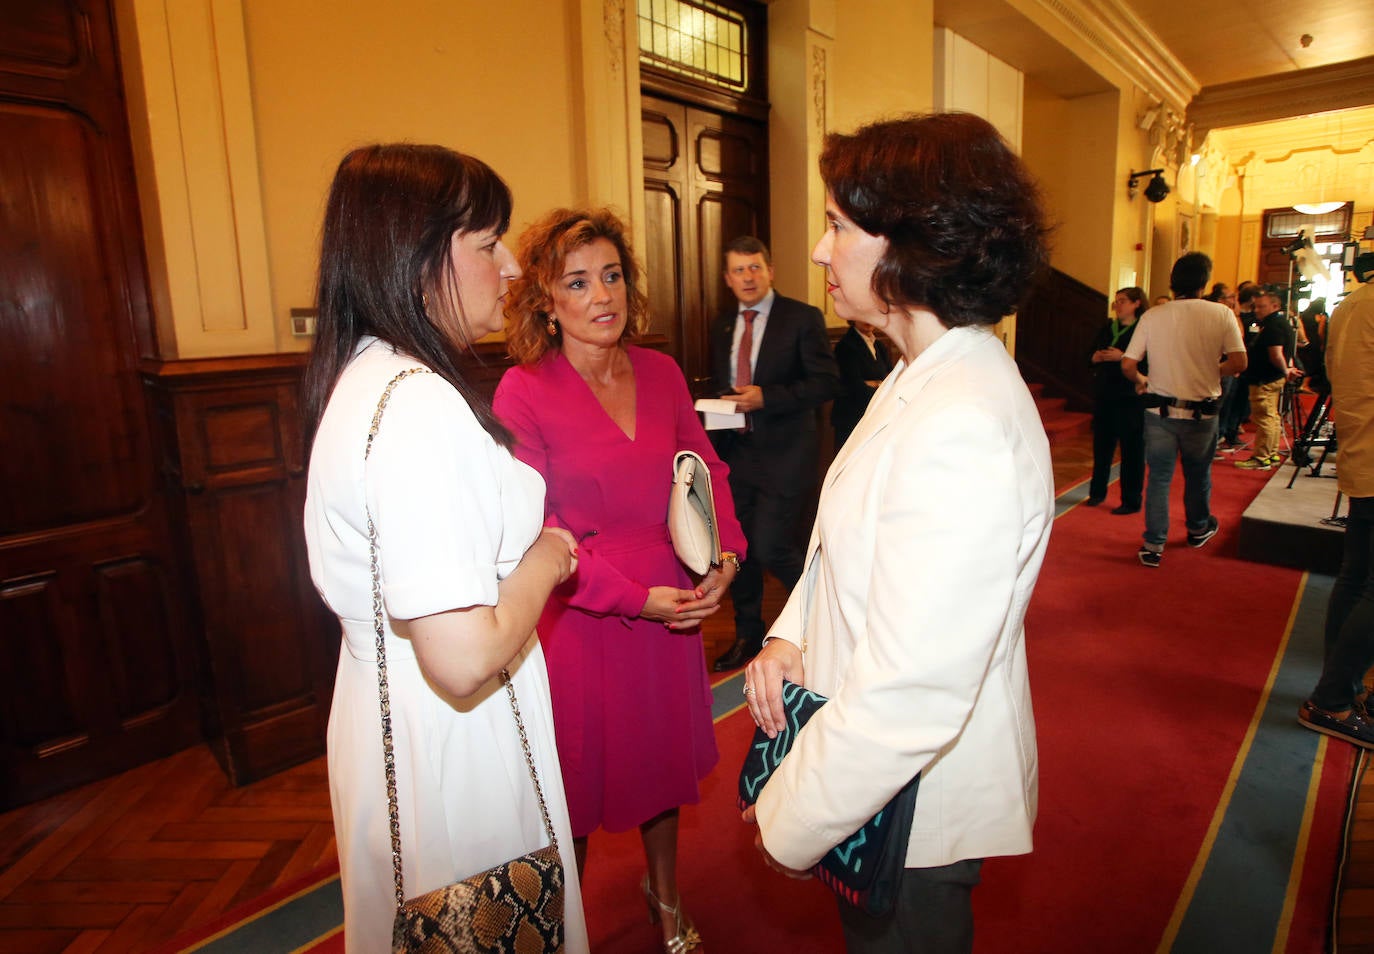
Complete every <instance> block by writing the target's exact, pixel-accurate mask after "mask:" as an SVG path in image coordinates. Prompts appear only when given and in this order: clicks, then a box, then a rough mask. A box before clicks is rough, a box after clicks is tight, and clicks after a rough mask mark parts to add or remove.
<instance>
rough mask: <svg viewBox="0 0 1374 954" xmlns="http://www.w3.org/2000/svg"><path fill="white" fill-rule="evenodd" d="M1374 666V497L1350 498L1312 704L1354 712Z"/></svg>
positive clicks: (1328, 605) (1327, 613) (1327, 612)
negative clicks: (1342, 546) (1339, 561)
mask: <svg viewBox="0 0 1374 954" xmlns="http://www.w3.org/2000/svg"><path fill="white" fill-rule="evenodd" d="M1371 665H1374V497H1351V498H1350V519H1349V520H1347V521H1346V525H1345V551H1344V553H1343V554H1342V556H1341V571H1340V573H1339V575H1337V577H1336V582H1335V584H1334V585H1333V586H1332V587H1331V599H1330V601H1328V603H1327V604H1326V661H1325V663H1324V664H1323V666H1322V676H1321V679H1320V680H1319V681H1318V682H1317V688H1316V689H1314V690H1312V704H1313V705H1315V706H1317V707H1318V708H1321V709H1328V710H1330V711H1333V712H1340V711H1343V710H1345V709H1349V708H1350V705H1351V703H1353V702H1354V701H1355V696H1356V694H1357V693H1359V692H1360V690H1361V689H1362V688H1363V685H1364V674H1365V673H1366V672H1368V671H1369V668H1370V666H1371Z"/></svg>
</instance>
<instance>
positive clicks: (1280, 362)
mask: <svg viewBox="0 0 1374 954" xmlns="http://www.w3.org/2000/svg"><path fill="white" fill-rule="evenodd" d="M1251 303H1252V304H1253V305H1254V308H1255V320H1254V322H1253V323H1251V325H1250V326H1249V327H1248V328H1247V329H1246V330H1247V332H1248V333H1247V336H1246V337H1247V338H1248V339H1249V342H1250V343H1249V346H1248V348H1247V349H1246V351H1247V357H1248V359H1249V366H1248V367H1247V368H1246V371H1245V374H1244V375H1243V376H1242V378H1241V380H1242V381H1244V382H1245V383H1246V385H1247V386H1248V387H1249V388H1250V423H1252V424H1254V425H1255V446H1254V451H1253V452H1252V453H1251V455H1250V456H1249V457H1248V458H1246V459H1245V460H1238V461H1236V466H1237V467H1239V468H1240V469H1241V470H1269V469H1271V468H1273V467H1276V466H1277V465H1278V464H1279V463H1280V460H1281V459H1280V457H1279V435H1280V434H1281V433H1282V421H1281V419H1280V417H1279V399H1280V397H1282V395H1283V388H1284V385H1285V384H1287V383H1288V382H1290V381H1299V380H1301V379H1302V370H1301V369H1300V368H1297V367H1295V366H1294V364H1293V352H1294V346H1295V343H1296V342H1295V339H1294V334H1293V326H1292V324H1291V323H1290V322H1289V321H1288V318H1287V317H1286V316H1285V315H1284V313H1283V310H1282V308H1283V306H1282V304H1281V303H1280V300H1279V294H1278V292H1277V291H1275V290H1274V288H1273V287H1272V286H1269V285H1266V286H1265V287H1263V288H1261V289H1260V290H1259V291H1258V292H1256V293H1255V297H1254V299H1253V300H1252V302H1251Z"/></svg>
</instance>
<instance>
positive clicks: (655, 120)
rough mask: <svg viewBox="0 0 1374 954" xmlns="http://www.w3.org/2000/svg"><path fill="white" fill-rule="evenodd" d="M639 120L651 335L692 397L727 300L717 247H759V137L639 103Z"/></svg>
mask: <svg viewBox="0 0 1374 954" xmlns="http://www.w3.org/2000/svg"><path fill="white" fill-rule="evenodd" d="M642 116H643V127H644V208H645V225H646V229H645V233H646V234H645V238H646V245H647V254H646V258H647V261H646V262H645V271H646V272H647V275H646V276H645V278H646V283H647V289H646V290H647V292H648V294H649V304H650V308H651V311H652V314H653V324H652V326H651V330H652V331H653V332H654V333H655V334H660V335H663V336H664V337H666V338H667V340H668V351H669V353H670V354H672V355H673V357H675V358H676V359H677V360H678V363H679V364H681V365H682V369H683V372H684V373H685V374H686V375H687V380H688V383H689V384H690V385H691V387H692V390H693V392H694V393H698V394H699V393H700V391H701V390H702V388H703V387H704V386H705V384H706V382H707V380H708V379H709V378H710V376H711V356H710V351H709V349H708V347H707V330H708V328H709V326H710V322H711V319H712V318H713V317H715V315H716V314H717V313H718V312H719V311H720V310H721V309H722V307H724V306H725V304H726V301H725V298H724V297H723V296H726V295H728V294H729V292H728V290H727V289H726V287H725V284H724V282H723V281H722V280H721V272H722V268H723V261H722V256H723V254H724V253H723V250H724V247H725V243H726V242H728V241H730V240H731V239H733V238H735V237H736V236H739V235H756V236H758V237H759V238H760V239H762V240H763V241H764V242H767V241H768V128H767V126H766V125H765V124H764V123H761V122H757V121H754V120H751V119H745V118H742V117H740V116H736V115H729V114H727V113H724V112H718V111H715V110H710V109H705V108H700V107H697V106H689V105H685V104H683V103H680V102H676V101H674V100H670V99H665V98H661V97H656V96H650V95H648V94H646V95H645V96H644V97H643V113H642Z"/></svg>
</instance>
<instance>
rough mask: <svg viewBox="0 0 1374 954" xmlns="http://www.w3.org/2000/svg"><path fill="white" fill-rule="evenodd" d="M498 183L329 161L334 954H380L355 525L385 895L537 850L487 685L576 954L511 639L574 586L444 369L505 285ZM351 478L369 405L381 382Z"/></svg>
mask: <svg viewBox="0 0 1374 954" xmlns="http://www.w3.org/2000/svg"><path fill="white" fill-rule="evenodd" d="M510 210H511V196H510V191H509V189H508V188H507V187H506V184H505V183H504V182H502V181H501V179H500V177H499V176H497V175H496V173H495V172H493V171H492V170H491V169H490V168H489V167H487V166H486V165H485V164H483V163H482V162H480V161H479V160H477V159H474V158H471V157H469V156H464V155H460V154H458V153H455V152H453V151H451V150H448V149H445V148H442V147H439V146H420V145H411V144H396V145H378V146H369V147H366V148H362V149H357V150H354V151H353V152H351V153H349V154H348V155H347V156H346V157H344V160H343V162H342V163H340V165H339V169H338V171H337V173H336V174H335V177H334V183H333V186H332V187H331V190H330V194H329V202H328V207H327V209H326V212H325V222H324V231H323V239H322V247H321V255H320V273H319V300H318V305H319V316H318V325H317V338H316V341H315V348H314V351H313V352H312V354H311V357H310V364H309V367H308V370H307V372H306V382H305V409H306V415H307V420H308V421H309V423H310V425H311V427H312V430H313V444H312V451H311V456H310V476H309V481H308V490H307V496H306V505H305V535H306V542H307V545H308V549H309V554H310V570H311V576H312V577H313V579H314V581H315V586H316V588H317V589H318V590H319V592H320V595H321V596H322V597H323V598H324V601H325V603H327V604H328V606H329V608H330V609H332V610H333V611H334V612H335V613H336V614H337V615H338V617H339V620H340V625H341V628H342V633H343V647H342V652H341V653H340V654H339V668H338V675H337V679H336V682H335V688H334V702H333V707H332V710H331V712H330V717H329V736H328V742H329V785H330V799H331V802H332V805H333V811H334V828H335V836H336V839H337V841H338V848H339V861H340V872H341V878H342V885H343V896H344V933H345V940H346V945H347V949H348V950H349V951H350V952H355V954H374V952H377V951H385V950H389V949H390V946H391V925H392V919H393V917H394V913H395V898H394V891H393V886H392V866H391V844H390V836H389V832H388V821H387V792H386V778H385V771H384V768H383V756H382V733H381V712H380V705H379V701H378V692H377V666H376V661H375V652H374V642H375V633H374V630H373V608H372V577H371V571H370V566H369V548H368V529H367V520H368V517H367V514H368V512H370V513H371V516H372V518H373V520H374V522H375V525H376V528H377V537H378V551H379V574H380V578H381V589H382V601H383V607H384V619H385V625H386V628H387V632H386V653H387V668H388V682H389V687H390V696H391V721H392V732H393V736H394V749H395V757H396V784H397V790H398V803H399V819H400V830H401V842H402V850H401V854H402V858H403V859H404V876H405V893H406V897H408V898H410V897H415V896H416V895H419V894H423V893H425V892H427V891H432V890H434V889H435V888H440V887H443V886H444V885H447V884H451V883H452V882H454V881H457V880H459V879H462V878H465V877H468V876H470V875H472V874H476V873H477V872H480V871H483V870H485V869H487V868H490V867H492V866H493V865H497V864H501V863H503V862H506V861H509V860H511V859H512V858H515V857H518V856H520V855H523V854H525V853H527V852H529V851H532V850H535V849H537V848H540V847H543V846H544V845H546V844H548V837H547V835H546V834H545V831H544V824H543V819H542V817H541V814H540V810H539V805H538V801H537V799H536V797H535V793H534V787H533V784H532V782H531V780H530V776H529V771H528V768H527V767H526V763H525V758H524V754H523V752H522V749H521V744H520V739H519V735H518V733H517V730H516V726H515V720H514V717H513V715H512V712H511V709H510V705H509V702H508V700H507V697H506V693H505V691H504V689H503V688H502V685H501V682H500V679H499V673H500V671H501V670H502V669H503V668H506V669H508V670H509V671H510V674H511V677H512V682H513V684H514V686H515V690H516V695H517V696H518V699H519V704H520V709H521V714H522V716H523V718H524V723H525V728H526V731H527V733H528V736H529V742H530V747H531V750H532V753H533V757H534V761H535V764H536V766H537V769H538V773H539V779H540V782H541V784H542V787H543V791H544V795H545V798H546V801H547V804H548V809H549V814H550V817H551V820H552V822H553V825H554V829H555V831H556V833H557V835H558V840H559V847H560V849H561V852H562V855H563V866H564V874H565V877H566V879H567V881H566V912H565V919H566V921H565V934H566V939H565V940H566V950H567V951H569V952H581V951H586V950H587V935H586V927H585V922H584V919H583V915H582V904H581V892H580V888H579V884H578V879H577V865H576V863H575V860H574V858H573V854H572V846H573V839H572V831H571V829H570V827H569V824H568V812H567V801H566V798H565V797H564V792H563V780H562V776H561V773H560V771H559V767H558V756H557V750H556V748H555V745H554V733H553V720H552V713H551V710H550V703H549V684H548V676H547V672H546V670H545V667H544V656H543V653H542V651H541V650H540V647H539V641H538V639H537V637H536V635H535V632H534V628H535V623H536V621H537V620H538V617H539V613H540V611H541V609H542V608H543V606H544V602H545V600H546V599H547V598H548V595H549V593H550V592H551V590H552V589H553V587H555V586H557V585H558V584H559V583H561V582H563V581H564V580H566V579H567V578H568V576H569V575H571V573H572V572H573V571H574V570H575V569H576V544H575V541H574V540H573V538H572V537H571V536H570V535H568V534H567V533H565V532H563V531H561V530H550V529H546V528H543V527H542V524H543V517H544V482H543V480H542V478H540V476H539V474H538V473H536V472H535V471H534V470H532V469H530V468H529V467H527V466H526V465H524V464H522V463H520V462H519V461H517V460H516V459H515V458H513V457H512V456H511V454H510V452H509V447H510V444H511V437H510V434H509V432H508V431H507V430H506V429H505V428H504V427H503V426H502V425H501V424H500V423H499V422H498V421H497V420H496V418H495V417H494V416H493V415H492V413H491V409H490V407H489V406H488V405H487V403H486V401H484V400H483V399H482V398H481V397H480V396H479V395H478V394H477V393H476V391H475V390H474V388H473V385H472V383H471V379H470V376H467V375H465V372H464V367H465V364H466V357H467V355H468V353H469V352H470V350H471V347H470V346H471V343H472V342H474V341H476V340H477V339H478V338H481V337H482V336H483V335H486V334H489V333H491V332H493V331H496V330H498V329H499V328H500V327H501V323H502V314H501V312H502V306H503V299H504V298H505V296H506V290H507V286H508V284H509V282H510V280H511V279H512V278H513V277H515V276H517V275H518V274H519V268H518V267H517V265H516V263H515V260H514V257H513V256H512V255H511V254H510V252H509V251H508V250H507V249H506V247H505V245H504V244H502V242H501V236H502V234H503V233H504V232H505V230H506V227H507V225H508V223H509V219H510ZM412 368H419V369H422V370H423V371H426V372H431V373H416V374H413V375H411V376H409V377H406V378H405V379H404V380H402V381H400V382H399V383H398V384H397V385H396V387H395V388H394V390H393V392H392V396H391V399H390V402H389V404H388V405H387V408H386V412H385V414H384V415H383V417H382V420H381V425H380V428H379V429H378V431H377V434H376V437H375V439H374V441H373V444H372V449H371V452H370V454H369V455H368V457H367V459H366V461H364V450H365V448H366V446H367V441H368V431H369V428H370V427H371V424H372V418H373V415H374V413H375V411H376V408H377V403H378V401H379V399H380V398H381V396H382V393H383V391H384V390H385V389H386V388H387V385H388V383H389V382H391V381H392V380H393V379H394V378H395V377H396V375H397V374H398V373H400V372H402V371H405V370H407V369H412Z"/></svg>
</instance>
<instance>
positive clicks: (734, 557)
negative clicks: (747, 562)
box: [716, 550, 739, 573]
mask: <svg viewBox="0 0 1374 954" xmlns="http://www.w3.org/2000/svg"><path fill="white" fill-rule="evenodd" d="M727 563H733V564H734V565H735V572H736V573H738V572H739V554H738V553H736V552H735V551H734V550H721V551H720V559H719V560H717V561H716V566H724V565H725V564H727Z"/></svg>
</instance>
